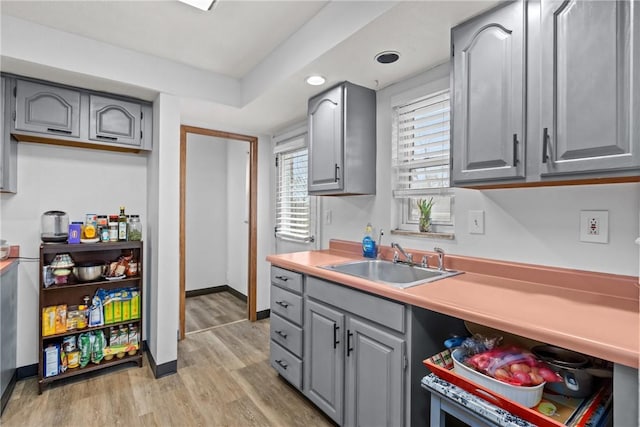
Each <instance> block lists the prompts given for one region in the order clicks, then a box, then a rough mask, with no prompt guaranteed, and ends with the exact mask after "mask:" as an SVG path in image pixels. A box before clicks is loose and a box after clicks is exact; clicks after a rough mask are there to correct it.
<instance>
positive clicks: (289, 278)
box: [271, 266, 302, 294]
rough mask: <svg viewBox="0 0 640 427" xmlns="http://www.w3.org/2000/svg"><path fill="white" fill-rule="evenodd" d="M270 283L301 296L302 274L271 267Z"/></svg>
mask: <svg viewBox="0 0 640 427" xmlns="http://www.w3.org/2000/svg"><path fill="white" fill-rule="evenodd" d="M271 283H273V284H274V285H278V286H280V287H281V288H284V289H289V290H290V291H293V292H297V293H299V294H302V274H300V273H296V272H295V271H290V270H285V269H284V268H280V267H276V266H271Z"/></svg>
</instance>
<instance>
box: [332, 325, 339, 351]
mask: <svg viewBox="0 0 640 427" xmlns="http://www.w3.org/2000/svg"><path fill="white" fill-rule="evenodd" d="M338 329H340V326H338V325H336V324H335V323H334V324H333V348H334V349H335V348H337V347H338V344H340V341H338Z"/></svg>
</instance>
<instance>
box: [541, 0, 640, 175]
mask: <svg viewBox="0 0 640 427" xmlns="http://www.w3.org/2000/svg"><path fill="white" fill-rule="evenodd" d="M639 9H640V4H637V2H633V1H551V0H544V1H542V2H541V13H542V17H541V51H542V76H541V83H542V89H541V90H542V92H541V104H542V105H541V108H540V111H541V114H542V116H541V121H542V123H541V128H542V135H541V140H542V145H543V146H542V149H541V151H542V153H541V161H542V168H541V173H542V174H543V175H545V174H548V175H552V174H561V173H575V172H584V171H599V170H615V169H622V168H627V169H629V168H635V167H639V166H640V120H638V114H639V112H640V71H639V69H640V63H638V62H639V61H640V53H639V52H640V29H639V27H640V26H639V25H638V22H640V13H639Z"/></svg>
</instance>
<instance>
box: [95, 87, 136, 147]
mask: <svg viewBox="0 0 640 427" xmlns="http://www.w3.org/2000/svg"><path fill="white" fill-rule="evenodd" d="M142 118H143V117H142V111H141V107H140V104H136V103H133V102H127V101H122V100H119V99H112V98H106V97H104V96H98V95H89V139H91V140H93V141H101V142H105V141H106V142H116V143H119V144H128V145H133V146H139V145H140V141H141V129H140V125H141V123H142Z"/></svg>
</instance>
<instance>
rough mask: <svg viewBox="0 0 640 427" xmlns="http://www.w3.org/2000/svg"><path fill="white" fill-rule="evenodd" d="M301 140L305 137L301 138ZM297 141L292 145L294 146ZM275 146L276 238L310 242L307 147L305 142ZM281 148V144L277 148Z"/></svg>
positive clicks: (311, 238)
mask: <svg viewBox="0 0 640 427" xmlns="http://www.w3.org/2000/svg"><path fill="white" fill-rule="evenodd" d="M302 143H304V138H303V139H302ZM296 145H299V142H298V144H293V147H295V146H296ZM293 147H292V144H286V146H285V147H284V150H286V151H280V152H278V151H279V150H278V148H277V149H276V170H277V176H278V182H277V191H276V237H278V238H281V239H285V240H294V241H297V242H312V241H313V237H312V236H311V227H310V216H311V209H310V203H309V194H308V193H307V165H308V159H307V158H308V150H307V147H306V145H305V146H303V147H299V146H298V147H295V148H293ZM279 148H280V150H282V149H283V147H282V146H281V147H279Z"/></svg>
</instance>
